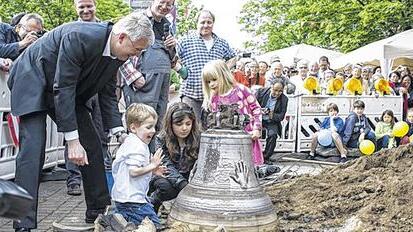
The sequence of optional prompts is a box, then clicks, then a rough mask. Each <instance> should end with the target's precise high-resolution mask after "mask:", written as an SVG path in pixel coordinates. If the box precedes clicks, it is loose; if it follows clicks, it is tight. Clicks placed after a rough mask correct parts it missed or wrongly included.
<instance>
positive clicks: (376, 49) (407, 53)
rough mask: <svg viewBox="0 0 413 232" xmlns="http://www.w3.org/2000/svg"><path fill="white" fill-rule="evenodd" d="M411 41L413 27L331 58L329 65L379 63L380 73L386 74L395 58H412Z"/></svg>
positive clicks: (412, 48) (336, 66)
mask: <svg viewBox="0 0 413 232" xmlns="http://www.w3.org/2000/svg"><path fill="white" fill-rule="evenodd" d="M412 42H413V29H411V30H408V31H404V32H401V33H399V34H396V35H393V36H391V37H389V38H386V39H382V40H379V41H376V42H373V43H371V44H368V45H366V46H364V47H361V48H358V49H356V50H354V51H352V52H349V53H347V54H345V55H343V56H341V57H338V58H335V59H332V61H331V66H332V68H333V69H338V68H342V67H344V66H345V65H346V64H356V63H365V64H373V65H377V66H378V65H380V66H381V68H382V73H383V74H384V75H387V74H388V73H389V71H390V70H391V67H392V65H393V63H394V62H395V59H399V58H410V59H412V58H413V43H412ZM404 60H409V59H404ZM398 63H399V62H398Z"/></svg>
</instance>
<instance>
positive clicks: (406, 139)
mask: <svg viewBox="0 0 413 232" xmlns="http://www.w3.org/2000/svg"><path fill="white" fill-rule="evenodd" d="M406 122H407V125H409V131H408V132H407V135H405V136H403V138H402V139H401V141H400V144H408V143H410V136H412V135H413V109H412V108H410V109H409V110H408V111H407V117H406Z"/></svg>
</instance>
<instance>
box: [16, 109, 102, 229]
mask: <svg viewBox="0 0 413 232" xmlns="http://www.w3.org/2000/svg"><path fill="white" fill-rule="evenodd" d="M47 114H49V116H50V117H51V118H52V119H54V112H53V110H51V111H50V112H49V113H48V112H46V111H42V112H34V113H30V114H27V115H22V116H20V125H19V126H20V127H19V128H20V131H19V133H20V134H19V139H20V151H19V154H18V155H17V158H16V179H15V182H16V183H17V184H18V185H20V186H21V187H23V188H25V189H26V190H27V191H28V192H29V193H30V195H32V196H33V197H34V200H33V206H32V208H31V210H30V212H28V216H27V217H25V218H24V219H23V220H21V222H20V223H17V222H14V228H21V227H24V228H36V227H37V218H36V215H37V202H38V201H37V198H38V190H39V177H40V173H41V170H42V167H43V164H44V159H45V143H46V116H47ZM76 117H77V124H78V133H79V140H80V143H81V144H82V146H83V147H84V149H85V150H86V153H87V154H88V160H89V164H94V165H85V166H81V167H80V171H81V173H82V179H83V188H84V190H85V199H86V206H87V211H86V214H92V215H93V214H96V213H97V212H98V211H100V210H103V209H104V208H105V207H106V206H107V205H110V196H109V192H108V188H107V183H106V178H105V172H104V165H103V155H102V147H101V144H100V140H99V136H98V134H97V132H96V129H95V127H94V126H93V123H92V120H91V118H90V114H89V111H88V110H87V108H86V107H85V106H83V105H76ZM23 180H25V182H23Z"/></svg>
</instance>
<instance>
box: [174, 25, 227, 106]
mask: <svg viewBox="0 0 413 232" xmlns="http://www.w3.org/2000/svg"><path fill="white" fill-rule="evenodd" d="M212 38H213V40H214V44H213V45H212V48H211V49H210V50H208V49H207V47H206V45H205V42H204V40H203V39H202V37H201V36H200V35H199V34H198V33H196V34H192V35H189V36H187V37H185V38H183V39H182V40H181V41H180V42H179V43H178V46H177V49H178V55H179V57H180V58H181V61H182V63H183V65H185V66H186V67H187V68H188V78H187V79H185V80H184V81H183V82H182V87H181V94H182V95H184V96H187V97H190V98H193V99H195V100H200V101H202V99H203V93H202V76H201V74H202V69H203V68H204V66H205V64H206V63H208V62H209V61H211V60H217V59H225V60H229V59H231V58H232V57H234V56H235V52H234V51H233V50H232V49H231V48H230V47H229V44H228V42H227V41H225V40H224V39H221V38H219V37H218V36H217V35H215V34H212Z"/></svg>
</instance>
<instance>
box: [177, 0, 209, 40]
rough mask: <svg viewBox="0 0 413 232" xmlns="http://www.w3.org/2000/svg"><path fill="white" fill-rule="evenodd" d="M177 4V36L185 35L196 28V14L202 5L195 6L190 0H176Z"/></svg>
mask: <svg viewBox="0 0 413 232" xmlns="http://www.w3.org/2000/svg"><path fill="white" fill-rule="evenodd" d="M177 4H178V21H177V27H178V28H177V29H178V30H177V34H178V37H180V36H184V35H186V34H187V33H188V32H190V31H191V30H195V29H196V23H197V21H196V16H197V15H198V13H199V11H201V10H202V8H203V7H202V6H196V5H194V4H193V3H192V0H177Z"/></svg>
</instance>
